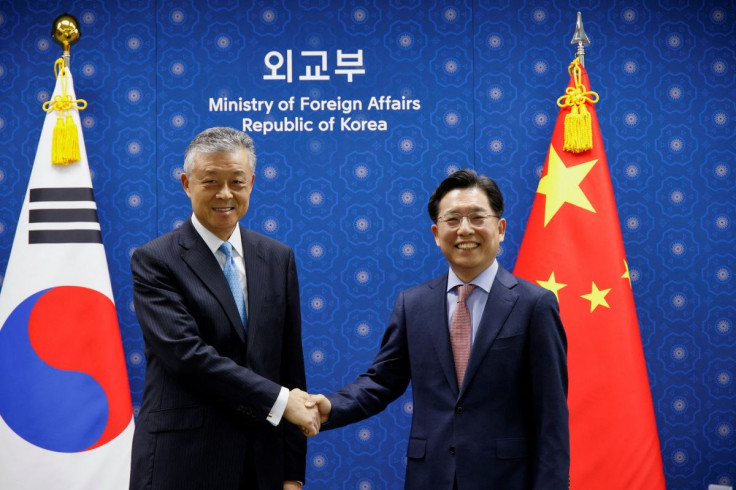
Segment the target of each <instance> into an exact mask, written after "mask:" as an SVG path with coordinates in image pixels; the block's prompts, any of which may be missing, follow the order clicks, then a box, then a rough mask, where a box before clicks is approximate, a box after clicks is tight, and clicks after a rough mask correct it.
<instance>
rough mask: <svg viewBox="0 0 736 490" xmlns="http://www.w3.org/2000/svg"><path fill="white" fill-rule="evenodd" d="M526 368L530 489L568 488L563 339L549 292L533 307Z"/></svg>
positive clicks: (567, 435) (567, 431)
mask: <svg viewBox="0 0 736 490" xmlns="http://www.w3.org/2000/svg"><path fill="white" fill-rule="evenodd" d="M530 335H531V336H530V346H529V348H530V356H529V358H530V369H531V374H532V397H533V410H534V427H533V429H534V436H535V444H534V461H533V474H534V485H533V488H534V489H535V490H536V489H539V490H542V489H545V490H549V489H567V488H569V471H570V436H569V433H570V431H569V422H568V419H569V417H568V408H567V387H568V386H567V383H568V380H567V338H566V336H565V330H564V328H563V326H562V321H561V319H560V314H559V305H558V303H557V300H556V298H555V296H554V294H553V293H551V292H549V291H544V292H543V294H541V295H540V297H539V298H538V300H537V302H536V304H535V305H534V307H533V312H532V318H531V330H530Z"/></svg>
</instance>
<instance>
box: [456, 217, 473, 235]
mask: <svg viewBox="0 0 736 490" xmlns="http://www.w3.org/2000/svg"><path fill="white" fill-rule="evenodd" d="M473 232H474V230H473V227H472V226H471V225H470V218H469V217H467V216H463V217H461V218H460V226H458V227H457V233H458V235H469V234H471V233H473Z"/></svg>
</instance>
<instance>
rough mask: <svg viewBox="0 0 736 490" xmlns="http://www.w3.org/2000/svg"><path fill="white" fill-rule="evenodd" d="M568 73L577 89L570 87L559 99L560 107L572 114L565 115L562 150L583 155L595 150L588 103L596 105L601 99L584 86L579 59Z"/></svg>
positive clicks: (572, 64) (573, 63)
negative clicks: (565, 108)
mask: <svg viewBox="0 0 736 490" xmlns="http://www.w3.org/2000/svg"><path fill="white" fill-rule="evenodd" d="M568 71H569V72H570V75H571V76H572V77H573V79H574V81H575V87H568V88H567V90H566V91H565V95H563V96H562V97H560V98H559V99H557V105H558V106H560V107H569V108H570V112H569V113H568V114H567V115H565V123H564V124H565V130H564V133H563V145H562V149H563V150H565V151H569V152H571V153H582V152H584V151H588V150H590V149H591V148H593V129H592V121H591V118H590V112H588V108H587V106H586V103H588V102H589V103H591V104H595V103H597V102H598V100H599V99H600V97H599V96H598V94H597V93H595V92H592V91H588V89H587V88H586V87H585V85H583V84H582V81H581V78H582V77H581V74H582V70H581V69H580V60H579V59H578V58H575V60H573V62H572V63H570V67H569V68H568Z"/></svg>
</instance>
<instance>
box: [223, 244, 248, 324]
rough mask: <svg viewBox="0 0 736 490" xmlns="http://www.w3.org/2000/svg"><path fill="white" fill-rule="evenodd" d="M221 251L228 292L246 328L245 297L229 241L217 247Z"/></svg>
mask: <svg viewBox="0 0 736 490" xmlns="http://www.w3.org/2000/svg"><path fill="white" fill-rule="evenodd" d="M217 250H218V251H220V252H222V254H223V255H224V256H225V267H224V268H223V272H225V278H226V279H227V284H228V286H230V292H231V293H233V299H235V305H236V306H237V307H238V312H239V313H240V321H242V322H243V327H244V329H245V330H248V323H247V322H248V319H247V318H246V314H245V297H244V296H243V288H241V287H240V280H239V279H238V270H237V269H236V268H235V261H234V260H233V246H232V245H231V244H230V242H224V243H223V244H222V245H220V248H218V249H217Z"/></svg>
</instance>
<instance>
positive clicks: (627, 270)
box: [621, 260, 631, 287]
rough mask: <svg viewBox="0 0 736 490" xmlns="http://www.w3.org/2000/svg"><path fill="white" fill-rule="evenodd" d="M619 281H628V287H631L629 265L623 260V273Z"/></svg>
mask: <svg viewBox="0 0 736 490" xmlns="http://www.w3.org/2000/svg"><path fill="white" fill-rule="evenodd" d="M621 279H628V280H629V287H631V275H630V274H629V264H628V263H627V262H626V261H625V260H624V273H623V274H622V275H621Z"/></svg>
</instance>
